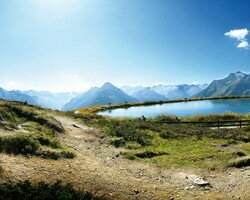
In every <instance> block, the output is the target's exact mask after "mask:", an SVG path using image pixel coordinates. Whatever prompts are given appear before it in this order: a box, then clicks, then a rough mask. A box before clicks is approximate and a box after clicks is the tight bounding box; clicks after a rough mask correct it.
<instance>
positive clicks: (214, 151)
mask: <svg viewBox="0 0 250 200" xmlns="http://www.w3.org/2000/svg"><path fill="white" fill-rule="evenodd" d="M226 98H228V97H226ZM235 98H238V97H235ZM209 99H210V98H209ZM204 100H206V99H205V98H204ZM171 102H172V101H171ZM135 105H138V104H137V103H136V104H133V105H132V106H135ZM127 106H128V104H119V105H111V106H100V105H99V106H95V107H90V108H83V109H80V110H79V111H78V112H71V113H69V114H70V115H71V116H74V117H75V118H78V119H79V120H81V121H83V122H84V123H85V124H87V125H89V126H94V127H97V128H100V129H101V130H102V131H104V132H105V133H106V134H107V135H110V136H113V137H114V139H113V141H112V142H111V143H112V144H114V145H115V146H116V147H119V146H125V148H126V149H127V150H126V152H124V155H125V156H126V157H127V158H129V159H140V160H143V161H145V162H151V163H154V164H156V165H158V166H165V167H197V168H198V167H201V168H210V169H214V168H223V167H227V166H228V165H229V163H230V162H231V160H232V159H236V158H237V157H239V155H250V144H249V142H250V129H249V127H248V128H242V129H220V130H215V129H214V130H213V129H209V128H206V127H197V126H193V125H181V124H180V125H179V124H175V125H167V124H157V123H155V121H159V120H164V121H174V120H176V118H175V117H174V116H161V117H157V118H150V119H148V120H147V121H146V122H139V121H138V120H137V119H135V118H111V117H104V116H99V115H97V114H96V112H98V111H100V110H107V109H113V108H118V107H127ZM130 106H131V104H130ZM76 113H77V114H76ZM239 119H250V116H249V115H238V114H233V113H227V114H213V115H206V116H201V115H199V116H193V117H189V118H186V119H184V120H187V121H216V120H239Z"/></svg>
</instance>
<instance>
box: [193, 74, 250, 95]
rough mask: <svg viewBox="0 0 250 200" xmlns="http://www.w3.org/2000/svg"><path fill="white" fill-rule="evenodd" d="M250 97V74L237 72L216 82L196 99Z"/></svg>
mask: <svg viewBox="0 0 250 200" xmlns="http://www.w3.org/2000/svg"><path fill="white" fill-rule="evenodd" d="M235 95H250V74H245V73H242V72H236V73H231V74H229V75H228V76H227V77H226V78H224V79H219V80H214V81H212V82H211V83H210V85H209V86H208V87H207V88H206V89H204V90H203V91H201V92H200V93H198V94H196V95H195V96H196V97H214V96H235Z"/></svg>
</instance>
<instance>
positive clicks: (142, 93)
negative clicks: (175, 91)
mask: <svg viewBox="0 0 250 200" xmlns="http://www.w3.org/2000/svg"><path fill="white" fill-rule="evenodd" d="M130 95H131V96H133V97H135V98H136V99H138V100H139V101H160V100H166V99H167V98H166V97H165V96H163V95H161V94H158V93H157V92H155V91H153V90H151V89H150V88H144V89H142V90H138V91H136V90H135V91H134V92H130Z"/></svg>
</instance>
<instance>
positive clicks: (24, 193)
mask: <svg viewBox="0 0 250 200" xmlns="http://www.w3.org/2000/svg"><path fill="white" fill-rule="evenodd" d="M0 199H5V200H17V199H18V200H41V199H43V200H99V199H101V198H97V197H94V196H93V195H92V194H91V193H88V192H83V191H78V190H75V189H74V188H73V186H72V185H71V184H66V185H63V184H62V182H61V181H58V182H56V183H54V184H52V185H49V184H47V183H44V182H40V183H38V184H37V185H32V184H31V183H30V182H28V181H25V182H20V183H1V184H0Z"/></svg>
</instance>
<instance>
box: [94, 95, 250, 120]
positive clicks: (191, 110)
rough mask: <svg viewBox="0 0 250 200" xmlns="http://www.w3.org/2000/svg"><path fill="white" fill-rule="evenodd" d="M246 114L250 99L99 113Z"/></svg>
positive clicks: (128, 115)
mask: <svg viewBox="0 0 250 200" xmlns="http://www.w3.org/2000/svg"><path fill="white" fill-rule="evenodd" d="M226 112H235V113H240V114H244V113H248V112H250V99H222V100H203V101H191V102H179V103H165V104H158V105H151V106H137V107H130V108H117V109H114V110H108V111H104V112H99V113H98V114H101V115H108V116H112V117H140V116H142V115H144V116H146V117H155V116H158V115H176V116H179V117H184V116H192V115H197V114H212V113H226Z"/></svg>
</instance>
